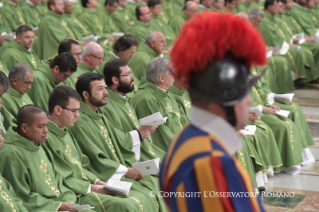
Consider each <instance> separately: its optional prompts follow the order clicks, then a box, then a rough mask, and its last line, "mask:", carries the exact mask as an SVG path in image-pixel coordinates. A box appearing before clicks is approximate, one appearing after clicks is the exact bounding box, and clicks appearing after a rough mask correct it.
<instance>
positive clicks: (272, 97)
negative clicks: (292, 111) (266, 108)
mask: <svg viewBox="0 0 319 212" xmlns="http://www.w3.org/2000/svg"><path fill="white" fill-rule="evenodd" d="M267 102H268V104H270V105H273V104H274V103H275V94H274V93H269V94H268V97H267Z"/></svg>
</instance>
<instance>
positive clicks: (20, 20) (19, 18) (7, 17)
mask: <svg viewBox="0 0 319 212" xmlns="http://www.w3.org/2000/svg"><path fill="white" fill-rule="evenodd" d="M1 14H2V19H3V22H4V25H5V26H6V27H7V29H9V30H11V31H10V32H15V31H16V30H17V28H18V27H19V26H21V25H25V24H26V23H25V21H24V17H23V13H22V9H21V7H20V6H19V5H18V4H14V3H12V2H8V1H7V2H5V3H4V6H3V8H2V9H1Z"/></svg>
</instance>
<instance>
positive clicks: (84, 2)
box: [81, 0, 89, 8]
mask: <svg viewBox="0 0 319 212" xmlns="http://www.w3.org/2000/svg"><path fill="white" fill-rule="evenodd" d="M81 3H82V7H85V8H87V6H86V5H87V4H88V3H89V0H81Z"/></svg>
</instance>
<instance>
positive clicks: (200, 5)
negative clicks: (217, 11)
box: [198, 4, 209, 10]
mask: <svg viewBox="0 0 319 212" xmlns="http://www.w3.org/2000/svg"><path fill="white" fill-rule="evenodd" d="M198 7H200V8H203V9H205V10H209V8H207V7H205V6H204V5H202V4H199V5H198Z"/></svg>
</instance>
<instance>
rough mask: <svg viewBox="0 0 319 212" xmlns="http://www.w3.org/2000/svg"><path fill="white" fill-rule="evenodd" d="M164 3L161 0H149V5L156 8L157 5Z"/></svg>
mask: <svg viewBox="0 0 319 212" xmlns="http://www.w3.org/2000/svg"><path fill="white" fill-rule="evenodd" d="M159 4H162V3H161V1H160V0H148V1H147V6H148V7H151V8H154V7H155V6H156V5H159Z"/></svg>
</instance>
